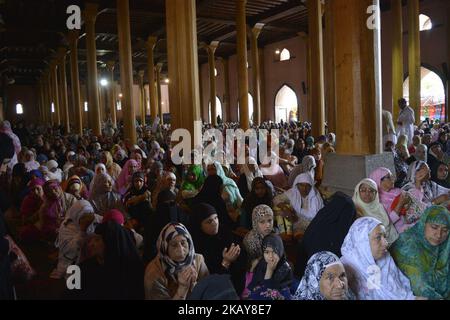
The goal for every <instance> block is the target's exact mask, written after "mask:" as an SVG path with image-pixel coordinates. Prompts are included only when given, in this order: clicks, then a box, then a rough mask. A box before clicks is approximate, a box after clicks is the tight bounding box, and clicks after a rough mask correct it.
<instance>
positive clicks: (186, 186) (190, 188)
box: [181, 164, 205, 200]
mask: <svg viewBox="0 0 450 320" xmlns="http://www.w3.org/2000/svg"><path fill="white" fill-rule="evenodd" d="M204 182H205V176H204V173H203V168H202V166H200V165H196V164H193V165H191V166H190V167H189V168H188V170H187V172H186V174H185V176H184V178H183V184H182V185H181V196H182V198H183V199H185V200H186V199H191V198H194V197H195V196H196V195H197V194H198V193H199V192H200V190H201V188H202V186H203V183H204Z"/></svg>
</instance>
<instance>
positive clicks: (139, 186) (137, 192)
mask: <svg viewBox="0 0 450 320" xmlns="http://www.w3.org/2000/svg"><path fill="white" fill-rule="evenodd" d="M131 181H132V182H131V186H130V188H129V189H128V191H127V193H125V196H124V198H123V203H124V206H125V208H126V210H127V212H128V215H129V216H130V217H131V218H132V219H135V220H136V221H137V222H138V225H139V226H141V227H143V226H145V225H146V224H147V222H148V219H149V217H150V213H151V194H150V191H148V189H147V186H146V185H145V174H144V173H143V172H135V173H133V177H132V180H131Z"/></svg>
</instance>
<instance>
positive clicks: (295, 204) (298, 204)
mask: <svg viewBox="0 0 450 320" xmlns="http://www.w3.org/2000/svg"><path fill="white" fill-rule="evenodd" d="M300 183H307V184H309V185H310V186H311V191H310V192H309V194H308V196H307V197H306V199H305V201H307V202H308V203H307V208H308V209H307V210H305V209H303V208H302V201H303V198H302V195H301V194H300V191H299V190H298V188H297V185H298V184H300ZM285 195H286V196H287V197H288V198H289V201H290V203H291V206H292V208H294V210H295V212H296V213H297V215H301V216H304V217H305V218H306V219H308V220H312V219H314V217H315V216H316V214H317V212H318V211H319V210H320V209H322V208H323V200H322V197H321V196H320V193H319V191H317V189H316V188H315V187H314V181H313V179H312V177H311V175H310V174H309V173H302V174H300V175H299V176H298V177H297V178H295V180H294V184H293V185H292V188H291V189H289V190H288V191H286V192H285Z"/></svg>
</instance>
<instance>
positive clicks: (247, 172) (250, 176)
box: [242, 157, 263, 191]
mask: <svg viewBox="0 0 450 320" xmlns="http://www.w3.org/2000/svg"><path fill="white" fill-rule="evenodd" d="M248 164H253V165H255V172H254V173H253V172H252V171H251V170H250V169H249V167H248V165H247V164H244V165H243V166H242V170H243V171H244V174H245V177H246V179H247V187H248V190H249V191H251V190H252V182H253V180H254V179H255V178H256V177H261V178H262V177H263V174H262V172H261V170H260V169H259V167H258V163H257V162H256V160H255V158H253V157H249V158H248Z"/></svg>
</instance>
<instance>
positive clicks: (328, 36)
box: [323, 1, 336, 132]
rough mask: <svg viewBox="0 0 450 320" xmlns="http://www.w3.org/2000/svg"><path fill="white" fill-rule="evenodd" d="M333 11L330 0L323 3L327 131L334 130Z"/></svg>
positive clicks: (334, 66)
mask: <svg viewBox="0 0 450 320" xmlns="http://www.w3.org/2000/svg"><path fill="white" fill-rule="evenodd" d="M333 15H334V13H333V10H331V2H330V1H327V2H326V4H325V30H324V39H323V40H324V48H325V49H324V68H325V70H326V73H327V76H326V77H325V79H324V80H325V111H326V112H325V114H326V120H327V124H328V132H335V131H336V72H335V70H336V64H335V57H334V46H333V41H334V37H335V33H334V30H333V29H332V28H331V26H332V25H333V19H334V17H333Z"/></svg>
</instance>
